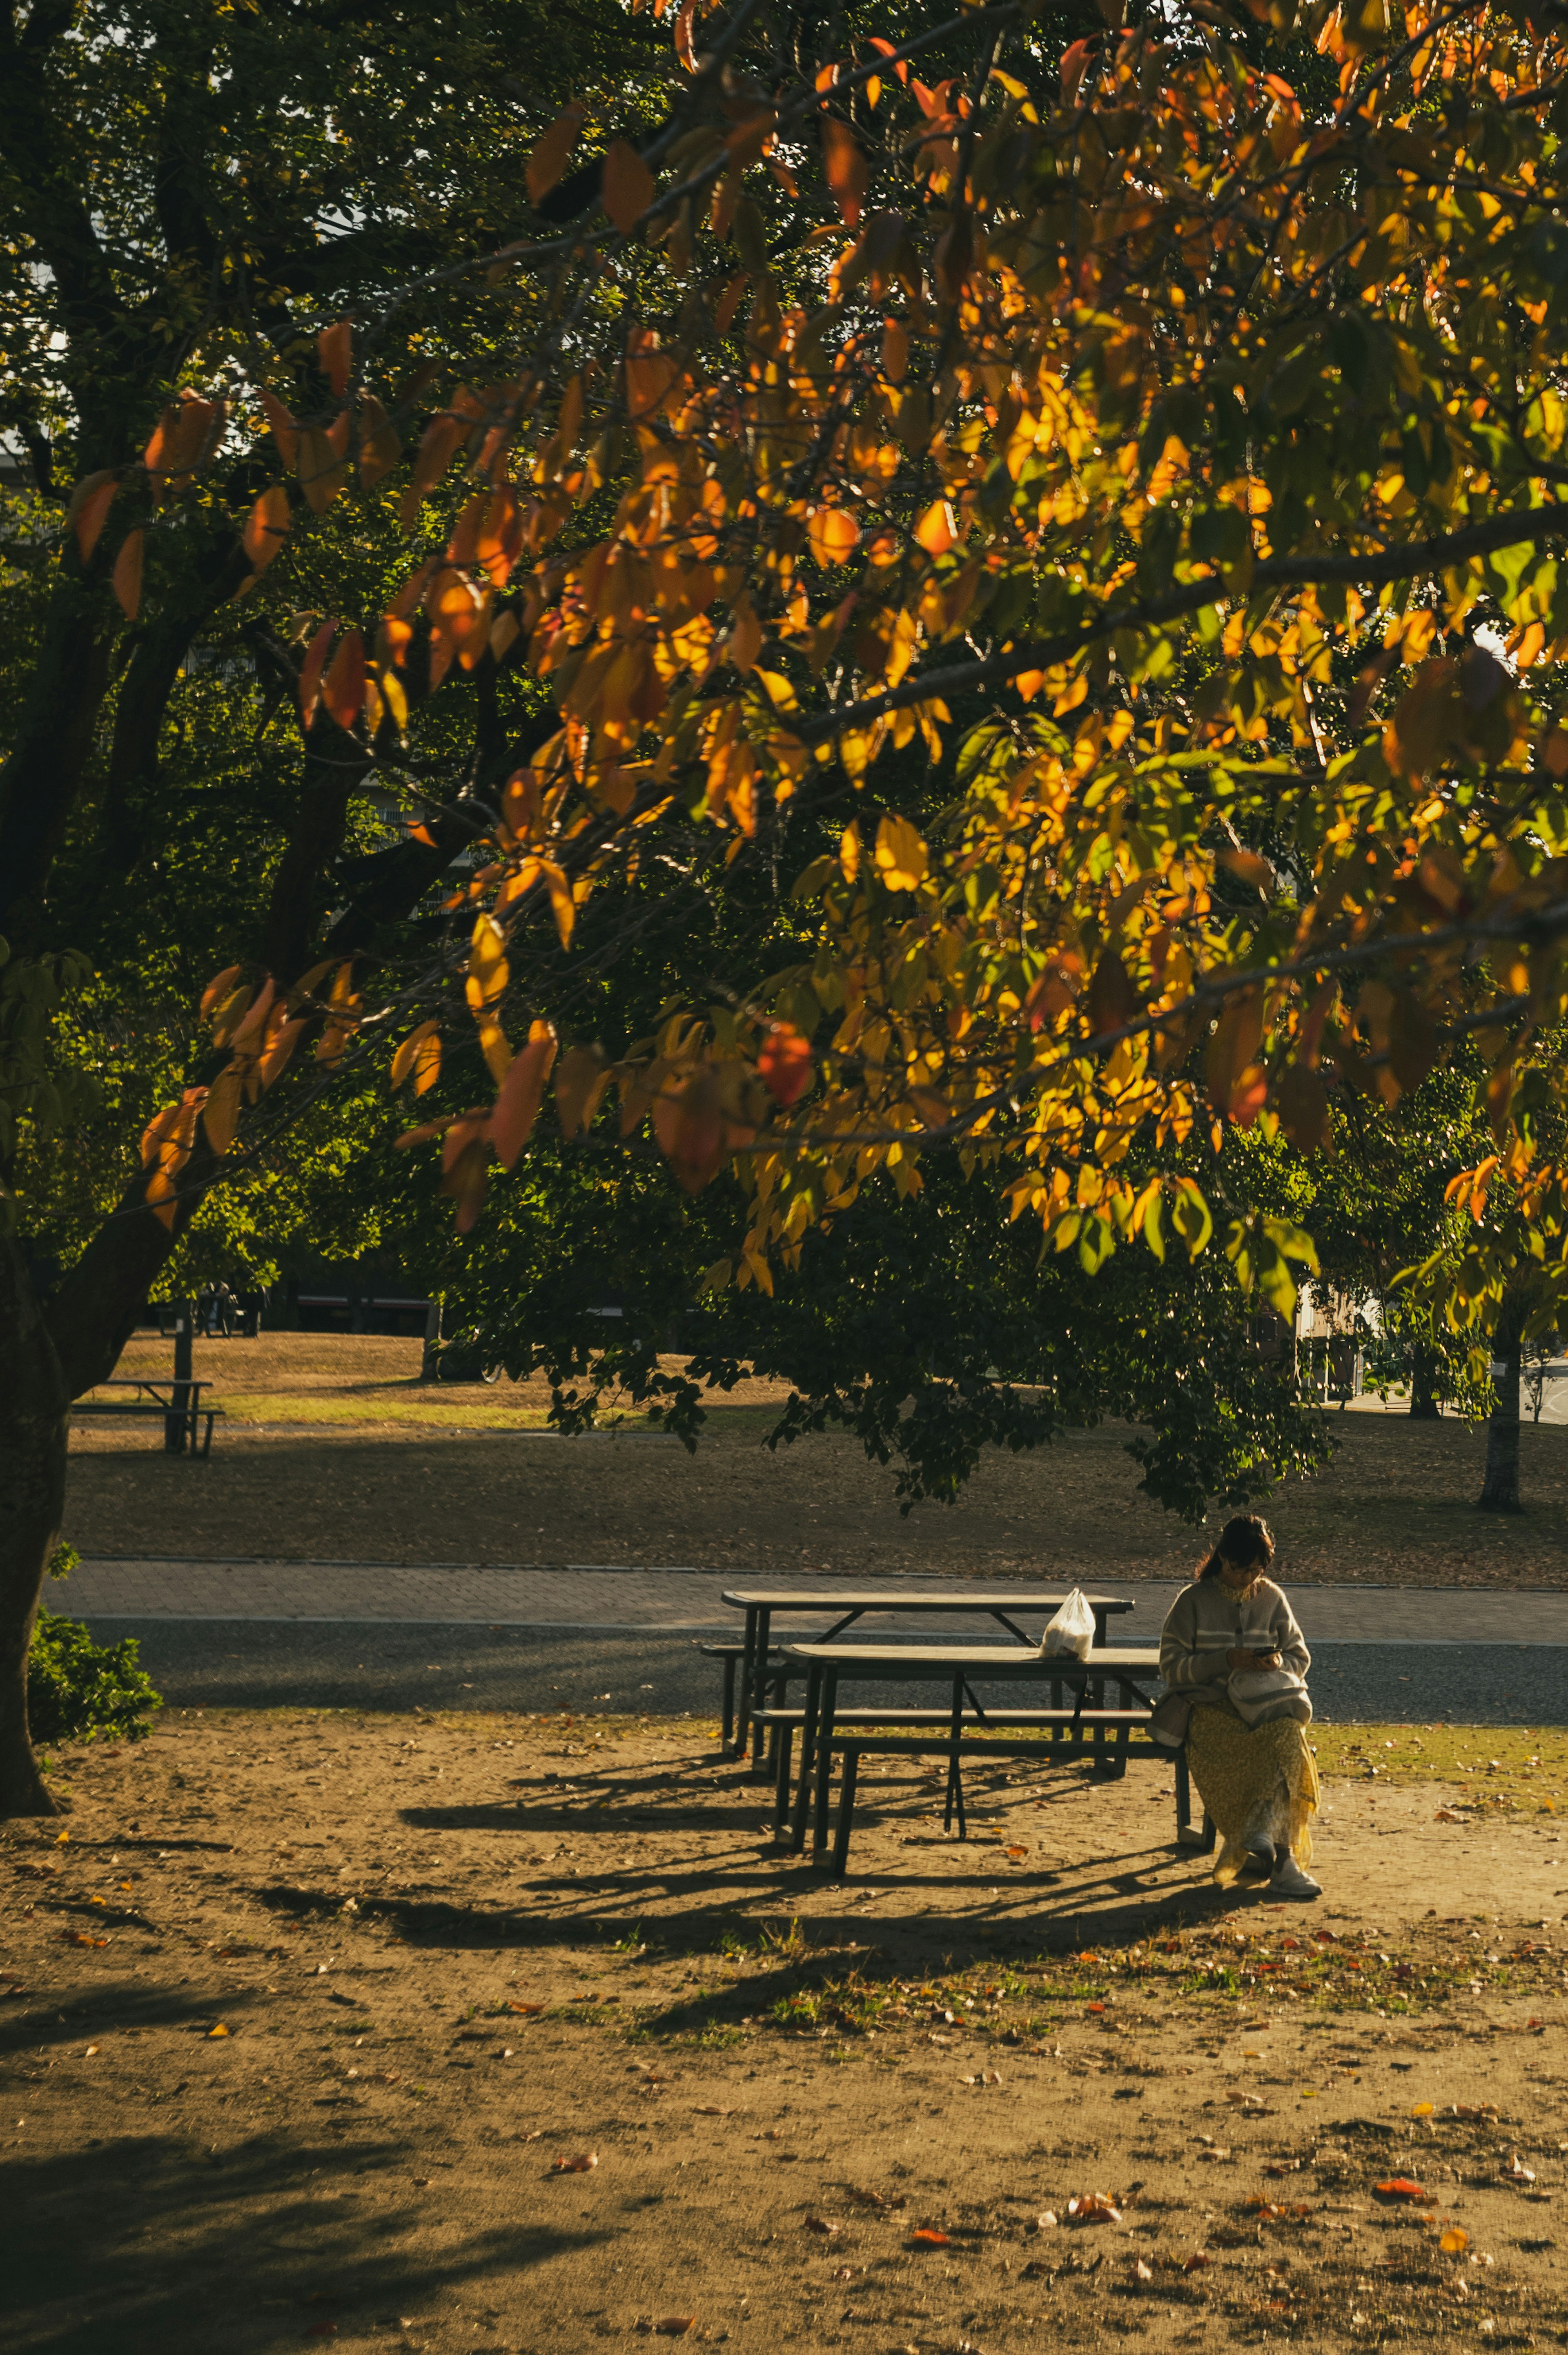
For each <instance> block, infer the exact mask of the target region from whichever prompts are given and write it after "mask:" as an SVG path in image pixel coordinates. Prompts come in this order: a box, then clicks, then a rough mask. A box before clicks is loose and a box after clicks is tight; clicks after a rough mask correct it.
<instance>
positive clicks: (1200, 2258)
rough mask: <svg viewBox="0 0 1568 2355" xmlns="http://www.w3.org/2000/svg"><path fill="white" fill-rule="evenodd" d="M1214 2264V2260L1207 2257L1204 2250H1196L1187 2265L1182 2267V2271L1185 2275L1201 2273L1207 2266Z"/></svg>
mask: <svg viewBox="0 0 1568 2355" xmlns="http://www.w3.org/2000/svg"><path fill="white" fill-rule="evenodd" d="M1212 2263H1213V2259H1212V2258H1211V2257H1210V2256H1209V2255H1207V2254H1206V2253H1205V2252H1204V2251H1203V2250H1202V2249H1194V2250H1193V2252H1192V2254H1191V2255H1190V2256H1189V2258H1188V2260H1187V2263H1186V2264H1184V2265H1183V2266H1182V2268H1181V2270H1182V2272H1183V2273H1184V2274H1196V2273H1201V2271H1202V2270H1203V2267H1204V2266H1205V2265H1208V2264H1212Z"/></svg>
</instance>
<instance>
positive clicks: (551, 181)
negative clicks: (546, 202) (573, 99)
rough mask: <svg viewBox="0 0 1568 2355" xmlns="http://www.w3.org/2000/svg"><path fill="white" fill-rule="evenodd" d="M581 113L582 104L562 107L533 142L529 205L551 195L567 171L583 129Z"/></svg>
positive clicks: (529, 159) (529, 166) (529, 176)
mask: <svg viewBox="0 0 1568 2355" xmlns="http://www.w3.org/2000/svg"><path fill="white" fill-rule="evenodd" d="M582 114H583V110H582V108H581V106H576V105H572V106H568V107H565V108H563V110H562V111H561V112H560V114H558V115H557V116H556V118H555V121H554V122H553V123H551V124H550V126H549V130H548V131H546V132H543V133H540V135H539V138H538V139H537V140H536V141H535V142H534V149H533V153H532V155H530V156H529V157H528V173H527V178H528V202H529V204H531V205H537V204H538V203H539V200H540V199H541V197H548V196H549V192H550V190H551V189H552V188H553V187H554V186H555V184H556V182H557V181H558V180H559V179H560V176H561V174H562V173H563V172H564V171H565V169H566V161H567V157H568V156H569V155H571V151H572V149H573V148H574V147H575V146H576V144H577V142H578V137H579V135H580V133H581V130H582Z"/></svg>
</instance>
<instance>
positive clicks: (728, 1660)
mask: <svg viewBox="0 0 1568 2355" xmlns="http://www.w3.org/2000/svg"><path fill="white" fill-rule="evenodd" d="M734 1747H735V1656H734V1654H733V1652H727V1653H726V1654H725V1655H724V1700H723V1713H722V1717H721V1721H720V1727H719V1748H720V1753H722V1755H723V1756H724V1757H726V1758H728V1757H730V1756H731V1753H732V1752H733V1750H734Z"/></svg>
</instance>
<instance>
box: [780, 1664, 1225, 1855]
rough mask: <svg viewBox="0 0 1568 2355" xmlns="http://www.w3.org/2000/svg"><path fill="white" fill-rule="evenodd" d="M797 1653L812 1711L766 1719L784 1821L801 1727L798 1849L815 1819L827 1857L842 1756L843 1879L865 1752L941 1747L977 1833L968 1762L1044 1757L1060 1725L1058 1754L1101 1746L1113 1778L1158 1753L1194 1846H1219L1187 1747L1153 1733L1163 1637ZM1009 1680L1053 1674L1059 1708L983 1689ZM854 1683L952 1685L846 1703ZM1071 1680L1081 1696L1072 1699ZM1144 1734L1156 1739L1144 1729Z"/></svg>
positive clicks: (951, 1796) (793, 1843)
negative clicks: (1046, 1738) (1077, 1648)
mask: <svg viewBox="0 0 1568 2355" xmlns="http://www.w3.org/2000/svg"><path fill="white" fill-rule="evenodd" d="M785 1656H786V1657H787V1658H788V1659H789V1660H790V1661H791V1662H793V1663H794V1664H795V1665H796V1666H797V1667H798V1668H800V1669H801V1670H802V1671H803V1672H804V1674H805V1680H806V1684H805V1707H804V1709H802V1710H766V1711H764V1712H763V1718H764V1720H773V1721H776V1722H777V1723H778V1730H779V1734H780V1751H779V1760H778V1778H779V1779H778V1794H779V1796H778V1805H777V1821H778V1824H779V1827H780V1828H781V1830H782V1828H783V1824H784V1815H785V1812H786V1807H785V1794H786V1792H787V1786H788V1780H789V1769H788V1745H789V1742H790V1740H791V1737H792V1735H793V1733H794V1732H795V1731H796V1730H798V1732H799V1734H800V1763H799V1769H798V1774H797V1777H796V1781H795V1796H794V1802H793V1806H791V1807H789V1808H788V1809H787V1812H788V1814H789V1817H790V1840H789V1845H790V1849H791V1851H792V1853H794V1854H795V1855H797V1856H798V1855H799V1854H800V1853H801V1851H802V1849H804V1848H805V1834H806V1827H807V1821H808V1818H809V1820H810V1824H811V1832H812V1859H813V1861H814V1862H815V1863H820V1862H821V1861H822V1860H823V1859H824V1857H825V1856H826V1855H827V1849H828V1825H829V1817H830V1814H831V1795H832V1782H833V1766H834V1761H835V1759H836V1758H837V1760H839V1761H840V1762H841V1769H842V1771H841V1774H840V1780H839V1792H838V1815H837V1825H836V1827H835V1828H834V1837H833V1842H832V1854H831V1859H830V1868H831V1870H832V1872H833V1874H834V1876H835V1878H838V1879H841V1878H842V1877H843V1874H844V1871H845V1870H846V1867H847V1864H848V1854H849V1840H850V1835H851V1832H852V1829H853V1824H854V1814H855V1789H856V1782H857V1778H858V1775H859V1763H860V1759H861V1757H862V1755H863V1754H864V1753H866V1752H868V1751H870V1752H882V1753H898V1754H902V1755H905V1756H911V1755H918V1754H920V1753H923V1752H926V1751H936V1752H940V1753H944V1754H945V1756H946V1759H947V1788H946V1812H945V1817H944V1822H945V1825H946V1826H947V1828H951V1826H952V1823H953V1819H954V1816H955V1813H956V1816H957V1819H958V1830H959V1837H960V1838H964V1837H965V1836H966V1831H967V1827H966V1824H965V1814H964V1785H963V1772H962V1762H963V1759H964V1757H965V1755H967V1756H970V1757H980V1756H997V1755H999V1756H1013V1755H1019V1754H1027V1755H1029V1756H1034V1757H1038V1756H1040V1751H1041V1744H1040V1739H1039V1737H1040V1733H1042V1732H1049V1733H1050V1734H1051V1747H1050V1750H1049V1752H1048V1754H1049V1755H1050V1756H1051V1759H1052V1760H1053V1761H1056V1760H1058V1759H1061V1757H1062V1756H1063V1755H1065V1756H1067V1757H1084V1756H1087V1757H1090V1758H1091V1759H1092V1760H1093V1762H1094V1764H1095V1766H1096V1768H1097V1770H1098V1771H1099V1772H1100V1773H1101V1774H1104V1775H1106V1776H1111V1777H1115V1776H1120V1775H1123V1774H1125V1773H1126V1769H1127V1764H1128V1761H1129V1760H1130V1759H1132V1758H1136V1757H1147V1758H1152V1759H1154V1760H1155V1761H1157V1763H1158V1764H1161V1765H1169V1766H1172V1767H1174V1769H1175V1774H1176V1825H1177V1831H1176V1836H1177V1839H1178V1842H1179V1844H1180V1845H1182V1846H1184V1847H1193V1848H1205V1847H1208V1846H1211V1845H1212V1838H1211V1831H1210V1828H1209V1827H1208V1826H1207V1825H1205V1827H1204V1828H1203V1830H1202V1831H1196V1830H1194V1829H1193V1827H1192V1808H1191V1793H1190V1785H1189V1778H1188V1772H1187V1759H1186V1754H1185V1752H1181V1751H1177V1752H1172V1751H1170V1750H1168V1749H1165V1748H1162V1747H1161V1746H1160V1744H1158V1743H1157V1742H1155V1741H1154V1740H1153V1738H1152V1736H1149V1735H1148V1734H1147V1732H1144V1729H1145V1728H1147V1722H1148V1718H1149V1714H1150V1711H1151V1710H1152V1708H1153V1705H1154V1704H1153V1701H1152V1700H1151V1699H1150V1698H1149V1694H1148V1691H1147V1687H1150V1686H1157V1684H1158V1682H1159V1653H1158V1651H1157V1648H1156V1647H1155V1646H1152V1645H1137V1646H1095V1648H1094V1649H1093V1650H1092V1651H1091V1652H1090V1654H1089V1657H1088V1658H1087V1659H1083V1660H1080V1659H1075V1658H1073V1657H1071V1656H1067V1657H1062V1656H1054V1657H1051V1658H1044V1657H1041V1656H1040V1654H1039V1653H1038V1652H1036V1651H1028V1652H1026V1651H1024V1650H1023V1649H1022V1648H1021V1647H1019V1648H1015V1647H1014V1646H1011V1645H1008V1644H997V1643H988V1644H963V1645H955V1644H942V1645H916V1644H837V1643H834V1644H794V1645H790V1646H786V1653H785ZM999 1679H1006V1680H1007V1681H1009V1682H1017V1683H1024V1684H1035V1685H1041V1684H1044V1685H1049V1686H1050V1687H1051V1689H1052V1690H1051V1705H1050V1706H1049V1707H1029V1708H1026V1709H997V1708H995V1707H993V1706H991V1705H990V1704H988V1703H986V1704H982V1702H981V1701H980V1700H978V1698H977V1697H976V1693H975V1690H974V1688H975V1686H976V1684H990V1683H993V1682H996V1681H997V1680H999ZM843 1682H849V1683H858V1684H871V1685H877V1684H881V1685H889V1684H895V1685H898V1684H902V1685H908V1684H918V1683H929V1684H933V1685H935V1686H938V1687H941V1688H944V1690H945V1695H946V1700H945V1706H944V1708H941V1709H924V1710H923V1709H890V1708H885V1707H880V1706H878V1705H877V1704H876V1703H874V1702H871V1703H867V1704H865V1705H862V1706H858V1707H856V1708H854V1709H848V1710H846V1709H841V1708H840V1707H839V1702H838V1691H839V1686H840V1684H841V1683H843ZM1107 1686H1113V1687H1115V1689H1116V1690H1117V1692H1118V1694H1119V1696H1120V1700H1119V1705H1117V1706H1115V1707H1112V1708H1107V1707H1106V1706H1105V1705H1104V1692H1105V1688H1106V1687H1107ZM1069 1690H1071V1691H1072V1693H1073V1694H1074V1695H1075V1699H1074V1700H1073V1703H1072V1707H1071V1708H1067V1707H1065V1706H1062V1705H1061V1696H1064V1695H1065V1693H1066V1692H1068V1691H1069ZM1140 1733H1143V1735H1144V1738H1143V1739H1142V1740H1139V1739H1138V1738H1137V1737H1138V1735H1139V1734H1140Z"/></svg>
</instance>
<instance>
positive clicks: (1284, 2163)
mask: <svg viewBox="0 0 1568 2355" xmlns="http://www.w3.org/2000/svg"><path fill="white" fill-rule="evenodd" d="M1300 2172H1301V2161H1300V2160H1299V2159H1298V2158H1276V2159H1275V2161H1274V2162H1273V2164H1272V2165H1271V2166H1269V2167H1265V2168H1264V2174H1265V2175H1299V2174H1300Z"/></svg>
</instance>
